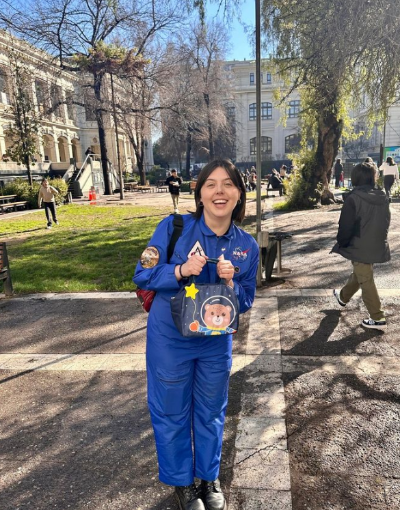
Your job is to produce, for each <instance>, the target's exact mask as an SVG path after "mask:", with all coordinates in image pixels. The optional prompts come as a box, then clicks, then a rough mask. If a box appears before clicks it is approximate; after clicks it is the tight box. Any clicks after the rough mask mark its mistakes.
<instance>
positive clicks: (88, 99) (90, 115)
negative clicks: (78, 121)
mask: <svg viewBox="0 0 400 510" xmlns="http://www.w3.org/2000/svg"><path fill="white" fill-rule="evenodd" d="M85 116H86V121H87V122H95V121H96V113H95V98H94V93H93V91H92V90H88V89H86V91H85Z"/></svg>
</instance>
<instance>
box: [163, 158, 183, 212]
mask: <svg viewBox="0 0 400 510" xmlns="http://www.w3.org/2000/svg"><path fill="white" fill-rule="evenodd" d="M165 184H166V185H167V186H168V189H169V192H170V193H171V198H172V203H173V204H174V213H175V214H178V213H179V210H178V202H179V190H180V188H181V184H182V179H181V178H180V177H178V175H177V172H176V170H175V168H172V169H171V175H170V176H169V177H168V179H167V180H166V181H165Z"/></svg>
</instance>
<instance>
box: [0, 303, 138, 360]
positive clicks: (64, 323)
mask: <svg viewBox="0 0 400 510" xmlns="http://www.w3.org/2000/svg"><path fill="white" fill-rule="evenodd" d="M0 314H1V315H2V342H1V345H0V352H7V351H8V352H11V351H16V352H29V353H57V354H60V353H63V352H68V353H71V352H74V353H83V352H88V351H90V352H96V353H101V352H113V353H117V352H125V353H135V352H141V353H143V352H144V351H145V343H146V320H147V314H144V313H143V312H142V311H141V307H140V304H139V303H138V300H136V299H134V300H132V301H129V300H118V299H114V300H104V299H100V300H95V299H91V300H83V299H79V300H65V301H60V300H54V301H46V303H45V304H44V303H43V302H41V301H38V300H31V301H19V302H15V303H13V304H12V305H11V304H9V302H8V301H5V302H0ZM21 317H23V318H22V319H21ZM30 317H35V318H36V320H35V321H34V323H32V320H31V319H30ZM55 322H56V324H57V327H56V328H55V327H54V324H55ZM17 326H18V330H19V333H20V334H19V336H18V338H17V339H16V338H15V328H16V327H17Z"/></svg>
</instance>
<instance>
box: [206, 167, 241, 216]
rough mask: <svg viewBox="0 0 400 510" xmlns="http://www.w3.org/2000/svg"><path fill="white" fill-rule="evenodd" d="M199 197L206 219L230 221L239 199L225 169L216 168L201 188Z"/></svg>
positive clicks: (237, 191)
mask: <svg viewBox="0 0 400 510" xmlns="http://www.w3.org/2000/svg"><path fill="white" fill-rule="evenodd" d="M200 197H201V201H202V202H203V206H204V215H205V217H206V218H207V217H208V218H210V219H214V220H215V219H217V218H218V219H221V220H222V219H227V218H229V220H230V219H231V217H232V212H233V210H234V208H235V207H236V205H237V203H238V200H239V198H240V189H239V188H237V187H236V186H235V185H234V183H233V182H232V179H231V178H230V177H229V174H228V172H227V171H226V170H225V168H222V167H217V168H216V169H215V170H214V171H213V172H212V173H211V174H210V175H209V177H208V179H207V180H206V181H205V182H204V184H203V186H202V187H201V190H200Z"/></svg>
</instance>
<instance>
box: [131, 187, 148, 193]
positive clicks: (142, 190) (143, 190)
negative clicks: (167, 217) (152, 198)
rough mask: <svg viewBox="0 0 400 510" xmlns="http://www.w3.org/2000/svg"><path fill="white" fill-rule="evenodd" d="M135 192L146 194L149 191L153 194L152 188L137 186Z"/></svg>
mask: <svg viewBox="0 0 400 510" xmlns="http://www.w3.org/2000/svg"><path fill="white" fill-rule="evenodd" d="M134 191H141V192H142V193H144V192H145V191H149V192H150V193H151V192H152V188H151V186H136V188H134Z"/></svg>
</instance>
